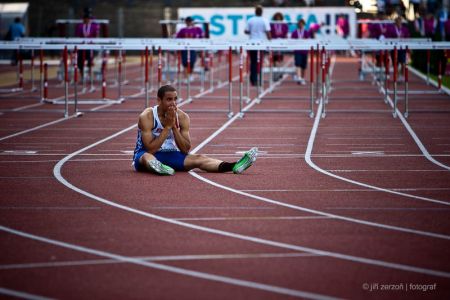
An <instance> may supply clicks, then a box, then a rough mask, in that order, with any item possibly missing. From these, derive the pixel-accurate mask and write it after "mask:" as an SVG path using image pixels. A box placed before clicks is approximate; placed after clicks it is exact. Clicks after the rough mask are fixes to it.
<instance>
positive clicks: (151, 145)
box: [138, 108, 170, 154]
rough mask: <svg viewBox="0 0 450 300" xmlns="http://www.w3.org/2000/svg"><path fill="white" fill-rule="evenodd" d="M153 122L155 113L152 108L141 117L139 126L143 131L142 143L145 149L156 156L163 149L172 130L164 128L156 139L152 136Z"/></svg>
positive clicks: (146, 110)
mask: <svg viewBox="0 0 450 300" xmlns="http://www.w3.org/2000/svg"><path fill="white" fill-rule="evenodd" d="M153 122H154V121H153V111H152V109H151V108H147V109H145V110H144V111H143V112H142V113H141V114H140V115H139V122H138V126H139V129H141V134H142V142H143V143H144V146H145V149H147V151H148V152H149V153H151V154H155V153H156V152H157V151H158V150H159V148H161V146H162V144H163V143H164V141H165V140H166V138H167V137H168V136H169V133H170V128H167V127H164V129H163V131H162V132H161V134H160V135H159V136H158V137H156V138H154V137H153V134H152V129H153ZM163 126H164V124H163Z"/></svg>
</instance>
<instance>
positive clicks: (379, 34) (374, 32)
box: [369, 13, 387, 40]
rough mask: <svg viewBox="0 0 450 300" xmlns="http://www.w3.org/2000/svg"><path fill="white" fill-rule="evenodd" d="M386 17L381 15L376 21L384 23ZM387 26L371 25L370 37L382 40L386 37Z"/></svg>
mask: <svg viewBox="0 0 450 300" xmlns="http://www.w3.org/2000/svg"><path fill="white" fill-rule="evenodd" d="M385 19H386V16H385V15H384V14H381V13H379V14H378V15H377V19H376V20H375V21H384V20H385ZM386 28H387V26H386V24H385V23H369V34H370V35H369V37H370V38H372V39H377V40H382V39H384V38H385V36H386Z"/></svg>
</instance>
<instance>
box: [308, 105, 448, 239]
mask: <svg viewBox="0 0 450 300" xmlns="http://www.w3.org/2000/svg"><path fill="white" fill-rule="evenodd" d="M322 109H323V106H322V103H320V104H319V107H318V108H317V113H316V118H315V120H314V125H313V128H312V129H311V135H310V137H309V141H308V146H307V148H306V153H305V161H306V162H307V163H308V165H310V166H311V168H313V169H315V170H316V171H318V172H320V173H322V174H325V175H327V176H330V177H333V178H336V179H340V180H342V181H345V182H349V183H351V184H354V185H359V186H362V187H365V188H370V189H374V190H377V191H380V192H386V193H390V194H394V195H398V196H404V197H408V198H413V199H416V200H421V201H427V202H432V203H438V204H442V205H450V202H446V201H441V200H436V199H432V198H428V197H421V196H416V195H411V194H407V193H402V192H399V191H395V190H391V189H386V188H381V187H377V186H374V185H370V184H366V183H363V182H359V181H356V180H352V179H348V178H345V177H342V176H339V175H336V174H333V173H331V172H328V171H326V170H324V169H322V168H320V167H319V166H317V165H316V164H315V163H314V162H313V161H312V160H311V153H312V149H313V145H314V140H315V138H316V133H317V129H318V127H319V122H320V116H321V114H322ZM448 238H449V237H448V236H447V239H448Z"/></svg>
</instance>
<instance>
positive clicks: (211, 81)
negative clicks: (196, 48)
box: [208, 51, 214, 91]
mask: <svg viewBox="0 0 450 300" xmlns="http://www.w3.org/2000/svg"><path fill="white" fill-rule="evenodd" d="M208 55H209V89H210V90H211V91H213V90H214V55H213V52H212V51H209V53H208Z"/></svg>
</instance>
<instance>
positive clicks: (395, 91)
mask: <svg viewBox="0 0 450 300" xmlns="http://www.w3.org/2000/svg"><path fill="white" fill-rule="evenodd" d="M397 55H398V53H397V46H395V47H394V61H393V65H394V107H393V108H392V116H393V117H394V118H397V110H396V109H397V101H398V97H397V68H398V60H397V57H398V56H397Z"/></svg>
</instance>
